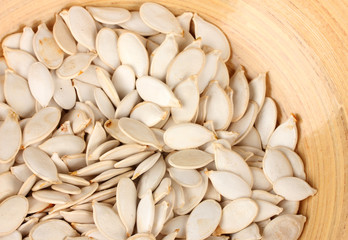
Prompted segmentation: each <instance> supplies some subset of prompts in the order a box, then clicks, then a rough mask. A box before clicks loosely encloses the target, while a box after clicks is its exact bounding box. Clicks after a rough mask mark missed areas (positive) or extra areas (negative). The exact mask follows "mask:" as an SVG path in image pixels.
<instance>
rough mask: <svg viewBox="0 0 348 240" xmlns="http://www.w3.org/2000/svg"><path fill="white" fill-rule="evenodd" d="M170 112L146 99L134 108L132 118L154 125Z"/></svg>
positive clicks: (149, 125) (150, 125)
mask: <svg viewBox="0 0 348 240" xmlns="http://www.w3.org/2000/svg"><path fill="white" fill-rule="evenodd" d="M168 114H169V112H168V111H165V110H164V109H162V108H161V107H160V106H158V105H157V104H156V103H153V102H147V101H144V102H141V103H139V104H137V105H136V106H135V107H134V108H133V109H132V111H131V113H130V118H133V119H136V120H138V121H140V122H142V123H144V124H146V125H147V126H148V127H153V126H155V125H156V124H157V123H159V122H160V121H161V120H164V119H165V118H166V117H167V115H168Z"/></svg>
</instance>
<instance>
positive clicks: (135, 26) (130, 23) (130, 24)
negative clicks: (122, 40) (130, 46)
mask: <svg viewBox="0 0 348 240" xmlns="http://www.w3.org/2000/svg"><path fill="white" fill-rule="evenodd" d="M130 14H131V17H130V19H128V20H127V21H126V22H123V23H121V24H119V25H120V26H121V27H122V28H124V29H126V30H129V31H132V32H135V33H138V34H140V35H142V36H151V35H155V34H157V33H158V32H157V31H156V30H154V29H152V28H150V27H149V26H148V25H146V24H145V23H144V22H143V20H142V19H141V17H140V14H139V12H138V11H131V12H130Z"/></svg>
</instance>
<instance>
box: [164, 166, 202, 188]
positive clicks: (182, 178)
mask: <svg viewBox="0 0 348 240" xmlns="http://www.w3.org/2000/svg"><path fill="white" fill-rule="evenodd" d="M167 170H168V172H169V175H170V177H171V178H172V179H173V180H174V181H176V182H177V183H178V184H180V185H182V186H183V187H197V186H199V185H200V184H201V183H202V181H203V180H202V177H201V175H200V174H199V172H198V171H197V170H195V169H179V168H174V167H171V168H168V169H167Z"/></svg>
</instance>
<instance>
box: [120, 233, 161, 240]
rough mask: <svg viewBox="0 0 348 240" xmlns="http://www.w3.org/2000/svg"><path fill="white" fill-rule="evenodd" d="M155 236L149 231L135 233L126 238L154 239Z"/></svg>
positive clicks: (130, 239)
mask: <svg viewBox="0 0 348 240" xmlns="http://www.w3.org/2000/svg"><path fill="white" fill-rule="evenodd" d="M155 239H156V238H155V236H154V235H152V234H150V233H137V234H134V235H133V236H131V237H129V238H127V240H155Z"/></svg>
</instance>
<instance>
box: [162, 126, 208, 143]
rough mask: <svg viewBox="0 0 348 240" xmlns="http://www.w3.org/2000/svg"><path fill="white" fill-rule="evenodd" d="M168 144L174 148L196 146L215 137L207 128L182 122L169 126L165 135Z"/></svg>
mask: <svg viewBox="0 0 348 240" xmlns="http://www.w3.org/2000/svg"><path fill="white" fill-rule="evenodd" d="M163 139H164V142H165V144H166V145H168V146H169V147H170V148H172V149H178V150H181V149H187V148H196V147H199V146H201V145H203V144H205V143H207V142H209V141H212V140H214V139H215V136H214V134H213V133H212V132H211V131H209V130H208V129H207V128H205V127H203V126H200V125H198V124H193V123H182V124H177V125H174V126H172V127H170V128H168V129H167V130H166V131H165V132H164V135H163Z"/></svg>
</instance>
